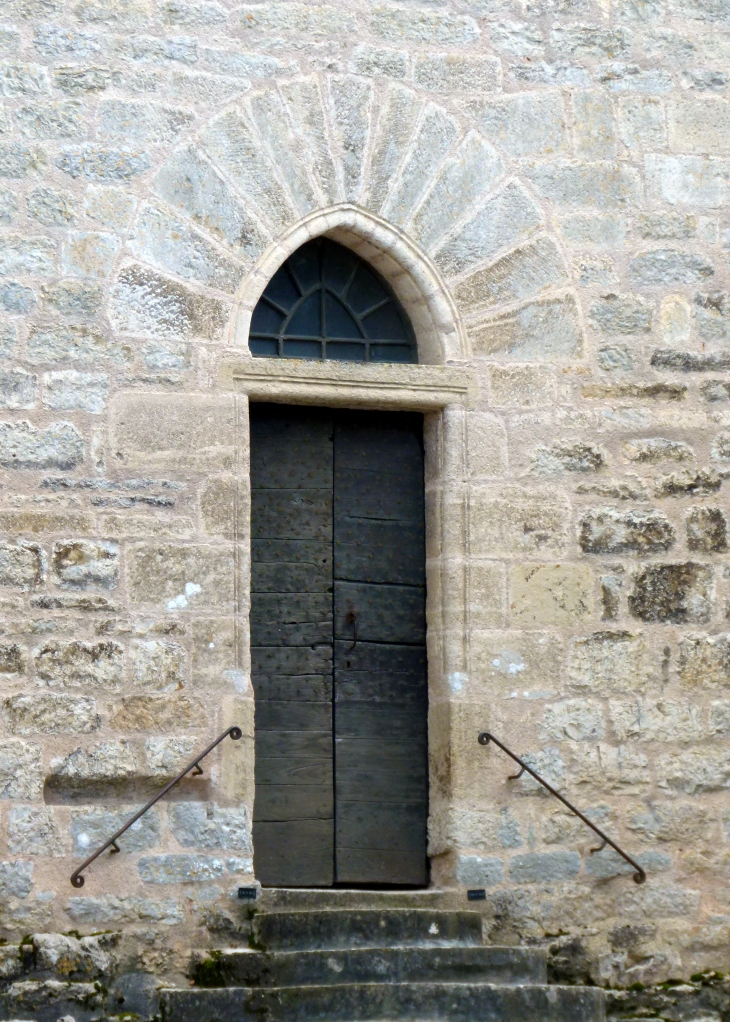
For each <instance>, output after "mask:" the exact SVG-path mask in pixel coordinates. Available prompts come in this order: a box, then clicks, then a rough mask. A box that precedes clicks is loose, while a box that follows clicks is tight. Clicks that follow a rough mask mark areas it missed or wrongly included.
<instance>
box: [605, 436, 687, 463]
mask: <svg viewBox="0 0 730 1022" xmlns="http://www.w3.org/2000/svg"><path fill="white" fill-rule="evenodd" d="M621 453H622V454H623V456H624V458H625V459H626V460H627V461H635V462H638V463H639V464H641V465H657V464H659V462H662V461H692V459H693V458H694V451H693V450H692V448H691V447H690V446H689V444H687V443H685V442H684V440H668V439H667V438H666V437H646V438H643V437H642V438H640V439H636V440H625V441H624V443H623V444H622V445H621Z"/></svg>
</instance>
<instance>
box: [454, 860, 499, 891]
mask: <svg viewBox="0 0 730 1022" xmlns="http://www.w3.org/2000/svg"><path fill="white" fill-rule="evenodd" d="M455 877H456V882H457V883H458V884H461V885H462V887H472V888H479V887H494V885H495V884H501V883H502V879H503V869H502V860H501V859H496V858H494V857H490V856H485V855H460V856H459V858H458V859H457V861H456V870H455Z"/></svg>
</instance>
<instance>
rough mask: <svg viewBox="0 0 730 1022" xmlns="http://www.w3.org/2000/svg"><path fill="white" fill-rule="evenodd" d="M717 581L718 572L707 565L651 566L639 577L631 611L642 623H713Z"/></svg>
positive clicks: (634, 589) (634, 588)
mask: <svg viewBox="0 0 730 1022" xmlns="http://www.w3.org/2000/svg"><path fill="white" fill-rule="evenodd" d="M714 582H715V572H714V570H713V568H712V567H711V566H710V565H707V564H695V563H693V562H692V561H687V562H686V563H684V564H658V565H651V566H649V567H647V568H644V569H643V570H642V571H640V572H639V573H638V574H637V575H636V577H635V579H634V586H633V591H632V593H631V595H630V596H629V608H630V610H631V613H632V614H633V616H634V617H637V618H641V620H642V621H663V622H668V621H673V622H676V623H683V622H687V623H688V624H689V623H698V622H705V621H709V620H710V617H711V614H712V600H713V595H714Z"/></svg>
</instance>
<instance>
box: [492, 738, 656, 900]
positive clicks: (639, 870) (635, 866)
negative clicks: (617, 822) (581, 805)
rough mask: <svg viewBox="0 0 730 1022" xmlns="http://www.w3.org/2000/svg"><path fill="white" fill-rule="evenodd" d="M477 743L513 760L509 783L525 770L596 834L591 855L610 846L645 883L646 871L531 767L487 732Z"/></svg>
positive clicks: (637, 878)
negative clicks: (598, 841)
mask: <svg viewBox="0 0 730 1022" xmlns="http://www.w3.org/2000/svg"><path fill="white" fill-rule="evenodd" d="M478 741H479V744H480V745H489V743H490V742H494V744H495V745H497V746H498V747H499V748H500V749H501V750H502V752H504V753H506V754H507V755H508V756H509V757H510V759H513V760H514V761H515V763H517V765H518V766H519V768H520V770H519V773H516V774H510V775H509V777H508V780H510V781H515V780H517V778H518V777H521V776H522V775H523V774H524V772H525V770H526V771H527V772H528V774H530V775H531V776H532V777H534V778H535V780H536V781H538V782H539V783H540V784H541V785H542V786H543V788H547V790H548V791H549V792H550V794H551V795H554V796H555V798H557V799H559V800H560V801H561V802H562V803H563V805H564V806H567V807H568V809H570V811H571V813H573V815H574V816H577V817H578V819H579V820H582V821H583V823H585V825H586V827H590V828H591V830H592V831H594V833H596V834H598V836H599V837H600V839H601V842H602V844H600V845H599V846H598V848H591V850H590V851H591V855H592V854H593V853H594V852H600V851H601V850H602V849H604V848H605V847H606V845H610V846H611V848H613V850H614V851H615V852H618V854H619V855H620V856H621V858H622V859H624V860H625V861H626V862H628V864H629V865H630V866H631V867H632V868H633V869H634V870H636V872H635V873H634V882H635V883H637V884H643V883H644V882H645V880H646V871H645V870H644V869H643V868H642V867H641V866H640V865H639V864H638V862H636V860H635V859H632V858H631V856H630V855H627V854H626V852H625V851H624V850H623V848H619V846H618V845H617V844H616V842H615V841H612V840H611V838H610V837H609V836H608V835H607V834H604V833H603V831H602V830H601V828H600V827H597V826H596V825H595V823H591V821H590V820H589V819H588V817H587V816H585V815H584V814H583V813H582V812H581V811H580V809H576V808H575V806H574V805H572V804H571V803H570V802H569V801H568V800H567V798H563V796H562V795H561V794H560V792H557V791H556V790H555V788H553V786H552V785H551V784H548V782H547V781H546V780H545V779H544V778H543V777H540V775H539V774H538V773H535V771H534V770H533V769H532V767H531V766H528V764H527V763H525V761H524V760H523V759H520V757H519V756H515V754H514V752H511V751H510V750H509V749H508V748H507V746H506V745H503V744H502V743H501V742H500V740H499V739H498V738H495V737H494V735H493V734H490V732H489V731H482V733H481V734H480V735H479V739H478Z"/></svg>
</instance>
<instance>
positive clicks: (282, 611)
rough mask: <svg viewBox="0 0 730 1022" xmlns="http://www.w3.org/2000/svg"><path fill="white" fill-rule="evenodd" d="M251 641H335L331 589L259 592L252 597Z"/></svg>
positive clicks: (288, 643) (286, 643)
mask: <svg viewBox="0 0 730 1022" xmlns="http://www.w3.org/2000/svg"><path fill="white" fill-rule="evenodd" d="M250 622H251V644H252V645H255V646H305V645H318V644H325V643H331V642H332V596H331V594H330V593H257V594H256V595H255V598H253V599H252V600H251V616H250Z"/></svg>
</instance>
